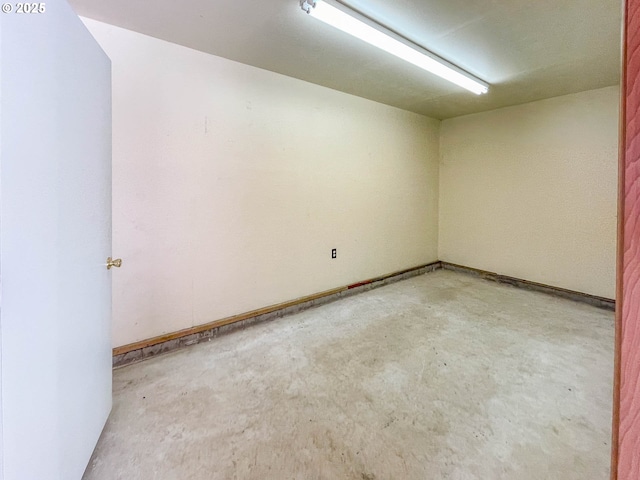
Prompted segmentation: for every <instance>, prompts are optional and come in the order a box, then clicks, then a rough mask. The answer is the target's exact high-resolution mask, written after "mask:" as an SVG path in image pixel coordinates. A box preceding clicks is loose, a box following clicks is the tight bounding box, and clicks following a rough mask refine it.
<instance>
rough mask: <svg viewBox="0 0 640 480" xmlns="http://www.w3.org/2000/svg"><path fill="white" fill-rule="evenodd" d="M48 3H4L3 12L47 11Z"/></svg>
mask: <svg viewBox="0 0 640 480" xmlns="http://www.w3.org/2000/svg"><path fill="white" fill-rule="evenodd" d="M46 11H47V4H46V3H44V2H41V3H3V4H2V13H18V14H20V13H26V14H28V13H45V12H46Z"/></svg>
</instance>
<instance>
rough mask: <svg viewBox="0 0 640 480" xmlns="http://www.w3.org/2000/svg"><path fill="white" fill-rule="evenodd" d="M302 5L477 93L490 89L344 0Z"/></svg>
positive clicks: (310, 1) (312, 0) (303, 1)
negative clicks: (333, 3) (342, 1)
mask: <svg viewBox="0 0 640 480" xmlns="http://www.w3.org/2000/svg"><path fill="white" fill-rule="evenodd" d="M300 6H301V7H302V9H303V10H304V11H305V12H307V13H308V14H309V15H311V16H312V17H313V18H317V19H318V20H320V21H322V22H324V23H326V24H328V25H331V26H332V27H335V28H337V29H338V30H342V31H343V32H345V33H348V34H349V35H352V36H354V37H356V38H359V39H360V40H362V41H364V42H367V43H369V44H371V45H373V46H374V47H378V48H379V49H380V50H384V51H385V52H387V53H390V54H391V55H395V56H396V57H398V58H401V59H402V60H405V61H407V62H409V63H412V64H413V65H415V66H417V67H420V68H422V69H424V70H426V71H427V72H431V73H433V74H435V75H438V76H439V77H442V78H444V79H445V80H448V81H450V82H452V83H455V84H456V85H458V86H460V87H462V88H466V89H467V90H469V91H471V92H473V93H475V94H476V95H481V94H483V93H487V91H488V90H489V84H488V83H486V82H483V81H482V80H480V79H479V78H475V77H474V76H472V75H471V74H469V73H467V72H465V71H464V70H462V69H460V68H458V67H456V66H455V65H453V64H451V63H449V62H446V61H445V60H442V59H441V58H438V57H437V56H436V55H434V54H432V53H431V52H429V51H428V50H425V49H422V48H420V47H418V46H417V45H415V46H413V45H409V42H408V41H407V40H405V39H403V38H402V37H400V36H399V35H396V34H395V33H393V32H391V31H389V30H388V29H386V28H384V27H382V26H381V25H379V24H377V23H375V22H373V21H371V20H369V19H368V18H366V17H364V16H363V15H360V14H359V13H357V12H355V11H352V10H350V9H348V8H347V7H345V6H344V5H342V4H340V3H337V2H336V3H335V6H334V5H332V4H329V3H327V2H326V1H324V0H300Z"/></svg>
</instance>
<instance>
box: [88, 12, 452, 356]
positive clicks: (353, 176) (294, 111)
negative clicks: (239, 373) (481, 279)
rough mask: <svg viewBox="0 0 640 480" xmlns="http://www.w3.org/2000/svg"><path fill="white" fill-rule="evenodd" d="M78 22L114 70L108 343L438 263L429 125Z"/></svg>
mask: <svg viewBox="0 0 640 480" xmlns="http://www.w3.org/2000/svg"><path fill="white" fill-rule="evenodd" d="M85 23H86V24H87V26H88V27H89V29H90V31H91V32H92V33H93V34H94V36H95V37H96V38H97V40H98V41H99V43H100V44H101V45H102V47H103V48H104V49H105V51H106V52H107V54H108V55H109V57H110V58H111V60H112V68H113V212H114V216H113V229H114V238H113V240H114V247H113V252H114V255H115V256H118V257H122V258H123V260H124V264H123V267H122V268H121V269H120V270H119V271H116V272H114V276H113V279H114V283H113V287H114V294H113V302H114V335H113V337H114V344H115V345H116V346H118V345H123V344H127V343H131V342H134V341H137V340H142V339H146V338H149V337H153V336H156V335H160V334H163V333H167V332H173V331H176V330H180V329H183V328H187V327H191V326H193V325H198V324H203V323H207V322H211V321H213V320H216V319H220V318H224V317H226V316H229V315H234V314H238V313H243V312H247V311H250V310H253V309H256V308H260V307H265V306H268V305H272V304H276V303H279V302H283V301H287V300H292V299H295V298H298V297H301V296H304V295H308V294H312V293H316V292H321V291H324V290H328V289H331V288H334V287H339V286H344V285H347V284H350V283H353V282H356V281H360V280H364V279H368V278H371V277H375V276H378V275H382V274H387V273H392V272H394V271H398V270H402V269H405V268H410V267H413V266H417V265H421V264H425V263H429V262H432V261H435V260H437V240H438V233H437V225H438V214H437V211H438V206H437V202H438V145H439V123H440V122H439V121H437V120H433V119H429V118H426V117H423V116H419V115H416V114H413V113H408V112H405V111H402V110H399V109H396V108H392V107H389V106H385V105H381V104H378V103H375V102H371V101H369V100H364V99H362V98H358V97H354V96H350V95H347V94H344V93H340V92H337V91H334V90H330V89H327V88H323V87H319V86H316V85H312V84H309V83H305V82H302V81H299V80H295V79H292V78H288V77H285V76H282V75H278V74H275V73H271V72H268V71H264V70H260V69H257V68H253V67H249V66H246V65H242V64H239V63H236V62H232V61H229V60H226V59H222V58H219V57H214V56H211V55H207V54H204V53H201V52H197V51H194V50H190V49H187V48H184V47H180V46H178V45H174V44H171V43H167V42H164V41H160V40H157V39H154V38H151V37H147V36H144V35H141V34H138V33H134V32H131V31H127V30H123V29H120V28H117V27H113V26H110V25H106V24H103V23H99V22H96V21H91V20H85ZM334 247H335V248H337V249H338V258H337V259H336V260H331V258H330V257H331V255H330V253H331V249H332V248H334Z"/></svg>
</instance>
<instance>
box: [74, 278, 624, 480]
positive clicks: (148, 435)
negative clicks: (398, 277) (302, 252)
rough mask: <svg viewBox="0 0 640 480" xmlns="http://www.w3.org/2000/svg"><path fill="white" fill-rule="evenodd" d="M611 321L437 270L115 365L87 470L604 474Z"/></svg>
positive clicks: (361, 475) (216, 474)
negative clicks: (107, 413) (107, 407)
mask: <svg viewBox="0 0 640 480" xmlns="http://www.w3.org/2000/svg"><path fill="white" fill-rule="evenodd" d="M613 342H614V328H613V313H611V312H608V311H605V310H600V309H597V308H595V307H591V306H587V305H583V304H579V303H574V302H572V301H570V300H564V299H560V298H555V297H552V296H548V295H545V294H541V293H536V292H529V291H524V290H519V289H516V288H514V287H510V286H505V285H499V284H495V283H493V282H488V281H485V280H482V279H478V278H474V277H471V276H467V275H464V274H461V273H455V272H449V271H442V270H441V271H437V272H433V273H429V274H427V275H424V276H420V277H416V278H413V279H410V280H406V281H403V282H400V283H396V284H392V285H389V286H386V287H383V288H380V289H377V290H372V291H369V292H366V293H363V294H360V295H357V296H354V297H350V298H346V299H343V300H340V301H338V302H335V303H332V304H329V305H324V306H321V307H318V308H314V309H311V310H307V311H305V312H302V313H299V314H296V315H292V316H288V317H284V318H281V319H278V320H275V321H273V322H270V323H265V324H261V325H254V326H252V327H250V328H247V329H246V330H242V331H237V332H234V333H232V334H229V335H227V336H223V337H219V338H217V339H215V340H213V341H211V342H209V343H206V344H201V345H197V346H193V347H190V348H187V349H185V350H182V351H178V352H175V353H171V354H168V355H165V356H162V357H158V358H155V359H152V360H148V361H146V362H143V363H140V364H136V365H131V366H128V367H125V368H122V369H119V370H116V371H115V372H114V407H113V411H112V414H111V417H110V419H109V422H108V424H107V426H106V428H105V431H104V432H103V435H102V438H101V440H100V442H99V444H98V447H97V449H96V452H95V453H94V456H93V458H92V460H91V462H90V464H89V467H88V469H87V472H86V474H85V476H84V479H85V480H102V479H109V480H113V479H123V480H124V479H127V480H131V479H156V480H162V479H167V480H168V479H171V480H173V479H180V480H186V479H194V480H200V479H203V480H204V479H207V480H208V479H225V480H226V479H243V480H244V479H247V480H252V479H256V480H258V479H261V480H262V479H278V480H279V479H305V480H314V479H318V480H320V479H323V480H324V479H331V480H334V479H367V480H370V479H375V480H383V479H421V480H422V479H483V480H486V479H519V480H537V479H540V480H542V479H544V480H551V479H562V480H570V479H580V480H588V479H604V478H608V471H609V456H610V453H609V452H610V433H611V430H610V429H611V425H610V424H611V397H612V372H613Z"/></svg>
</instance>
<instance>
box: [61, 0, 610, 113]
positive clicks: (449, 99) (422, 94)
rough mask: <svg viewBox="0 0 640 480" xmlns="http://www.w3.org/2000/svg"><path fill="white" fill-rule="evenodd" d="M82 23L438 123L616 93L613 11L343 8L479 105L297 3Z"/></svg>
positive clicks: (427, 5)
mask: <svg viewBox="0 0 640 480" xmlns="http://www.w3.org/2000/svg"><path fill="white" fill-rule="evenodd" d="M70 3H71V4H72V6H73V7H74V8H75V10H76V12H77V13H78V14H80V15H83V16H86V17H89V18H93V19H96V20H100V21H103V22H107V23H111V24H113V25H118V26H121V27H124V28H127V29H130V30H135V31H137V32H141V33H144V34H147V35H151V36H154V37H157V38H161V39H164V40H168V41H171V42H174V43H177V44H180V45H185V46H188V47H191V48H195V49H197V50H201V51H204V52H209V53H212V54H214V55H219V56H221V57H226V58H229V59H232V60H236V61H238V62H242V63H246V64H249V65H254V66H256V67H260V68H264V69H267V70H271V71H274V72H278V73H282V74H285V75H289V76H291V77H295V78H299V79H302V80H306V81H309V82H313V83H317V84H319V85H324V86H326V87H330V88H334V89H336V90H341V91H343V92H347V93H351V94H354V95H358V96H361V97H365V98H369V99H371V100H376V101H378V102H382V103H386V104H389V105H394V106H396V107H400V108H403V109H405V110H410V111H414V112H418V113H422V114H425V115H429V116H431V117H435V118H441V119H442V118H449V117H455V116H458V115H464V114H468V113H474V112H479V111H484V110H490V109H494V108H499V107H503V106H507V105H516V104H520V103H525V102H529V101H533V100H539V99H542V98H549V97H554V96H558V95H564V94H567V93H573V92H580V91H584V90H589V89H593V88H599V87H605V86H609V85H615V84H617V83H618V82H619V77H620V41H621V40H620V38H621V34H620V25H621V21H622V20H621V9H622V7H621V0H368V1H365V0H344V1H343V2H342V3H345V4H347V5H348V6H350V7H352V8H354V9H356V10H358V11H360V12H361V13H363V14H365V15H367V16H368V17H370V18H372V19H374V20H376V21H378V22H379V23H382V24H384V25H386V26H387V27H388V28H390V29H392V30H394V31H396V32H397V33H399V34H400V35H402V36H404V37H406V38H408V39H409V40H412V41H413V42H415V43H417V44H419V45H421V46H423V47H425V48H427V49H429V50H431V51H433V52H434V53H436V54H438V55H440V56H441V57H444V58H446V59H447V60H449V61H451V62H453V63H455V64H457V65H458V66H460V67H462V68H463V69H465V70H467V71H469V72H470V73H473V74H474V75H476V76H478V77H480V78H482V79H484V80H486V81H487V82H489V83H490V84H491V87H490V91H489V93H488V94H486V95H482V96H476V95H473V94H471V93H468V92H467V91H465V90H462V89H461V88H459V87H457V86H455V85H451V84H449V83H448V82H445V81H444V80H441V79H439V78H437V77H435V76H432V75H430V74H428V73H426V72H424V71H422V70H420V69H418V68H416V67H414V66H412V65H409V64H406V63H404V62H403V61H401V60H399V59H396V58H394V57H392V56H389V55H388V54H386V53H384V52H381V51H379V50H376V49H375V48H374V47H370V46H368V45H366V44H364V43H362V42H360V41H359V40H356V39H353V38H351V37H349V36H348V35H346V34H344V33H342V32H339V31H337V30H334V29H333V28H331V27H329V26H327V25H324V24H322V23H321V22H318V21H316V20H314V19H313V18H310V17H309V16H307V15H305V14H304V13H303V12H302V10H301V9H300V7H299V2H298V0H259V1H255V0H254V1H238V0H154V1H151V0H146V1H145V0H70Z"/></svg>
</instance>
